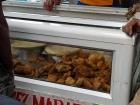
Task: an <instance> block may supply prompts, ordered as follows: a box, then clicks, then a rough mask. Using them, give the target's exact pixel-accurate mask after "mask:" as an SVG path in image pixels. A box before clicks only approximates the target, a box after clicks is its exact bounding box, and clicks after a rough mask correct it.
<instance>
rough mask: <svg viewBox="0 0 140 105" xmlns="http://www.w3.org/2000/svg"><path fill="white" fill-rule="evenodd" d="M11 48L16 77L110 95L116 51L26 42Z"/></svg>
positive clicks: (18, 41) (20, 41) (17, 41)
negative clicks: (113, 60) (114, 52)
mask: <svg viewBox="0 0 140 105" xmlns="http://www.w3.org/2000/svg"><path fill="white" fill-rule="evenodd" d="M11 49H12V55H13V62H14V70H15V75H18V76H22V77H26V78H32V79H39V80H42V81H48V82H53V83H58V84H63V85H69V86H74V87H78V88H85V89H90V90H96V91H101V92H106V93H109V92H110V87H111V71H112V59H113V58H112V57H113V52H112V51H108V50H102V49H94V48H89V47H82V46H71V45H60V44H53V43H47V42H45V43H42V42H33V41H23V40H12V41H11Z"/></svg>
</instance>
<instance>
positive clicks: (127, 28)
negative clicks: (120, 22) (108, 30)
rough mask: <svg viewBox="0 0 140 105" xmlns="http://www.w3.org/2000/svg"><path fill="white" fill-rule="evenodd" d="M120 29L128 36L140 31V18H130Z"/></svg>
mask: <svg viewBox="0 0 140 105" xmlns="http://www.w3.org/2000/svg"><path fill="white" fill-rule="evenodd" d="M122 31H123V32H125V33H127V34H128V35H129V36H133V35H134V34H135V33H137V32H140V19H136V18H132V19H130V20H129V21H128V22H127V24H126V25H124V26H123V27H122Z"/></svg>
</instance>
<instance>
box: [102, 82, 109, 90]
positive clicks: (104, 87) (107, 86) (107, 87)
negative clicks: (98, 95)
mask: <svg viewBox="0 0 140 105" xmlns="http://www.w3.org/2000/svg"><path fill="white" fill-rule="evenodd" d="M102 90H103V91H106V92H109V91H110V85H109V84H106V83H103V84H102Z"/></svg>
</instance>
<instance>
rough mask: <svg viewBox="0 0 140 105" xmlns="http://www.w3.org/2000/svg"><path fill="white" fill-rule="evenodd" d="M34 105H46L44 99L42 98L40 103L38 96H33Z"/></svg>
mask: <svg viewBox="0 0 140 105" xmlns="http://www.w3.org/2000/svg"><path fill="white" fill-rule="evenodd" d="M33 105H45V104H44V97H42V96H41V97H40V101H39V102H38V100H37V98H36V95H33Z"/></svg>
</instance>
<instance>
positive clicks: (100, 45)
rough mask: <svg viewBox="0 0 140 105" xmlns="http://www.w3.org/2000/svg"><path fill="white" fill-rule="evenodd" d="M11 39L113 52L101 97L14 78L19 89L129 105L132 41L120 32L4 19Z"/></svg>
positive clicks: (114, 104)
mask: <svg viewBox="0 0 140 105" xmlns="http://www.w3.org/2000/svg"><path fill="white" fill-rule="evenodd" d="M7 21H8V24H9V26H10V32H11V38H16V39H22V40H33V41H41V42H50V43H58V44H66V45H72V46H82V47H87V48H95V49H103V50H109V51H112V52H113V61H112V75H111V90H110V93H103V92H98V91H93V90H87V89H82V88H77V87H72V86H66V85H61V84H55V83H50V82H47V81H40V80H34V79H29V78H24V77H18V76H15V84H16V86H17V87H18V88H22V89H27V90H33V91H38V92H40V93H45V92H46V93H50V94H53V95H57V96H61V97H66V98H71V99H77V100H80V101H85V102H88V103H98V104H99V105H128V101H129V91H130V83H131V68H132V59H133V47H134V39H133V38H129V37H128V36H127V35H125V34H124V33H123V32H122V31H121V30H120V29H119V28H114V29H113V28H107V27H106V28H105V27H97V26H96V27H93V26H84V25H73V24H64V23H53V22H44V21H43V22H42V21H33V20H21V19H10V18H7Z"/></svg>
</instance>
